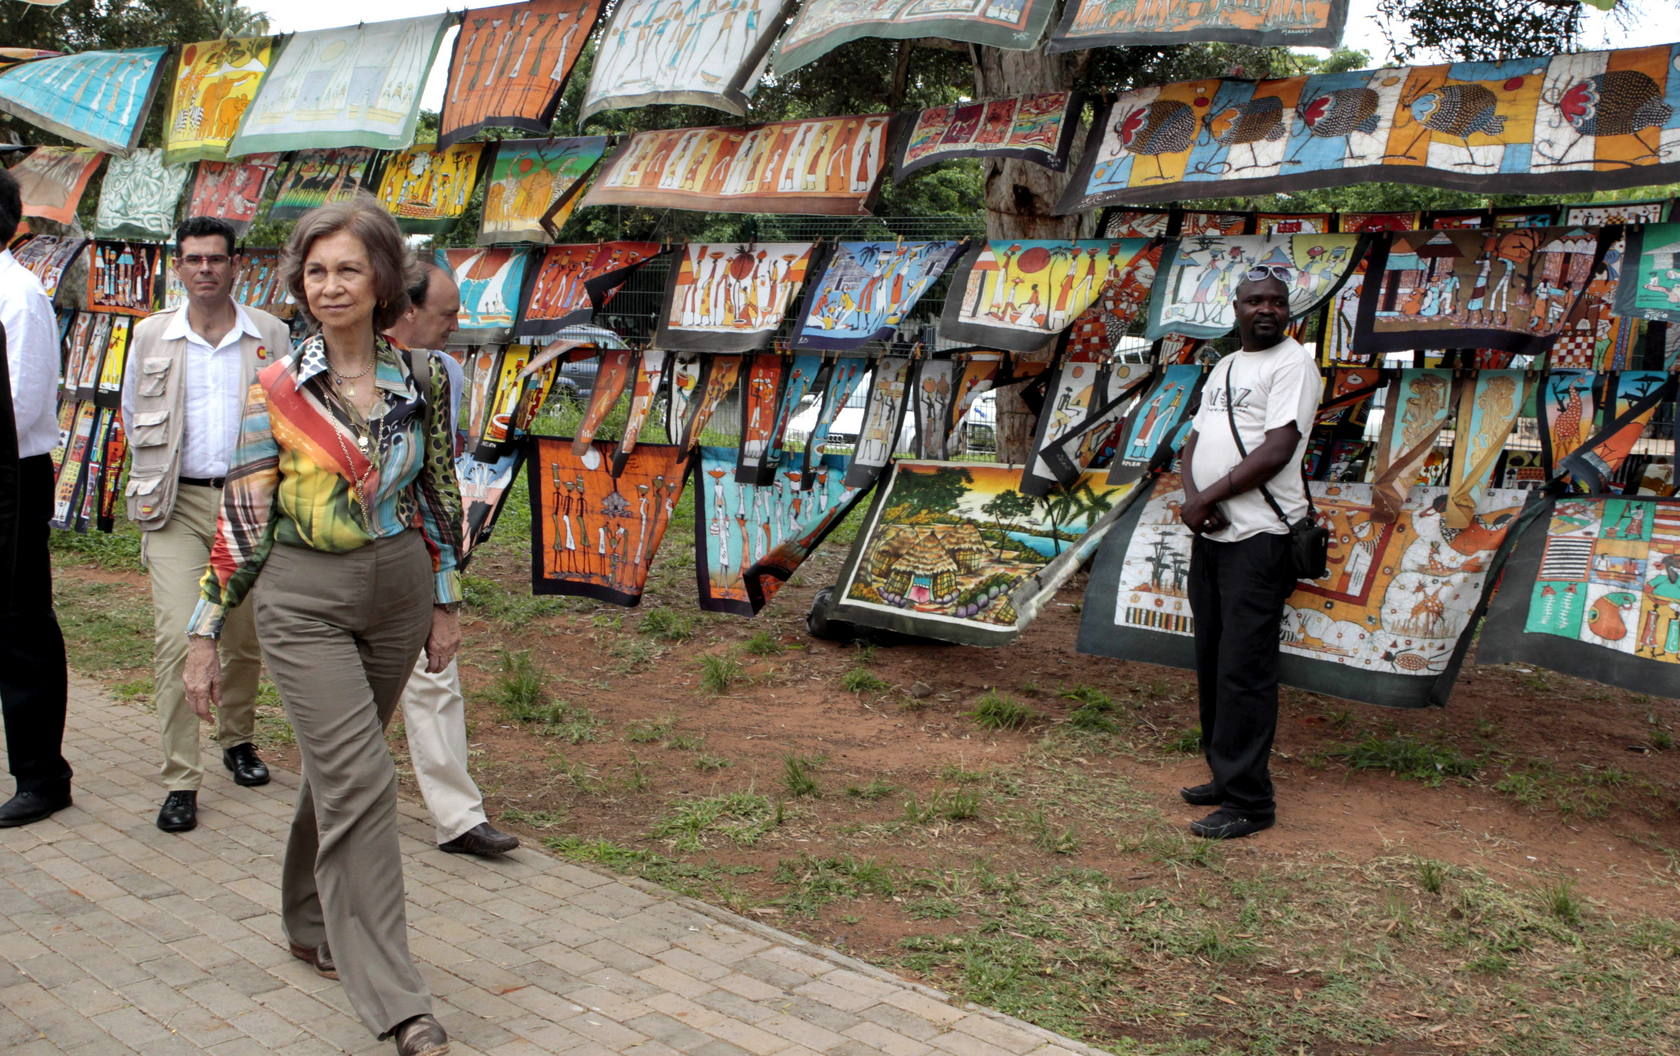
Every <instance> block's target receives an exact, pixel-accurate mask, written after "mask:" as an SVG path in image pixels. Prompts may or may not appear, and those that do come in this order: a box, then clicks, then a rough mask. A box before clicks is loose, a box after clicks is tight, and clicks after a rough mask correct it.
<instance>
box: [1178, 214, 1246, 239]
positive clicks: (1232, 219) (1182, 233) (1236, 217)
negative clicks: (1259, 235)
mask: <svg viewBox="0 0 1680 1056" xmlns="http://www.w3.org/2000/svg"><path fill="white" fill-rule="evenodd" d="M1176 233H1177V234H1178V235H1179V237H1181V238H1192V237H1194V236H1196V235H1224V236H1227V237H1229V236H1231V235H1252V234H1253V233H1254V214H1253V213H1225V212H1217V211H1215V210H1211V209H1186V210H1184V211H1183V212H1182V213H1179V214H1178V231H1177V232H1176Z"/></svg>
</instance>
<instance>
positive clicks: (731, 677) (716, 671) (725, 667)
mask: <svg viewBox="0 0 1680 1056" xmlns="http://www.w3.org/2000/svg"><path fill="white" fill-rule="evenodd" d="M745 677H746V670H745V669H744V668H743V667H742V666H741V661H739V660H737V659H735V658H734V657H733V656H718V655H717V654H715V653H708V654H707V655H705V656H702V657H701V658H700V688H701V689H704V690H705V691H706V692H708V693H712V694H723V693H727V692H729V690H730V689H731V688H732V687H733V686H734V685H735V684H736V683H738V682H740V681H741V680H742V679H743V678H745Z"/></svg>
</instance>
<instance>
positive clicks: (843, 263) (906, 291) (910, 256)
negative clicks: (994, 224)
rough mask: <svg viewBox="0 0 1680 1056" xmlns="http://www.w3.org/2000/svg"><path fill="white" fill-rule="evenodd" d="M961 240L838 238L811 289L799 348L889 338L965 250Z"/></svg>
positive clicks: (796, 338)
mask: <svg viewBox="0 0 1680 1056" xmlns="http://www.w3.org/2000/svg"><path fill="white" fill-rule="evenodd" d="M962 247H963V243H961V242H838V243H835V245H834V248H833V250H832V251H831V252H830V253H829V254H828V255H827V257H825V258H824V260H823V269H822V277H821V278H820V279H818V280H817V281H816V282H814V283H812V284H810V287H809V288H808V289H807V290H806V291H805V301H804V304H803V305H801V307H800V310H799V320H800V322H799V325H798V327H797V328H795V330H794V332H793V338H792V340H791V342H790V343H791V344H792V345H793V347H794V348H797V349H819V348H820V349H836V350H841V351H850V350H854V349H858V348H862V347H863V346H865V345H867V344H869V343H870V342H872V341H888V340H891V339H892V337H893V334H894V332H895V331H896V329H897V327H898V326H899V324H900V323H901V322H902V321H903V319H904V317H905V316H907V315H908V314H909V313H910V310H911V309H912V308H914V307H915V306H916V302H917V301H919V300H921V297H922V294H924V293H926V292H927V291H928V288H929V287H931V286H932V285H933V284H934V283H935V282H936V281H938V279H939V276H941V275H943V274H944V273H945V269H946V268H947V267H949V266H950V264H951V261H952V260H954V259H956V256H957V254H958V253H959V252H960V251H961V250H962Z"/></svg>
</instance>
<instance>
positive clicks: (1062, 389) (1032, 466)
mask: <svg viewBox="0 0 1680 1056" xmlns="http://www.w3.org/2000/svg"><path fill="white" fill-rule="evenodd" d="M1105 358H1106V355H1105V353H1104V351H1103V350H1102V349H1100V348H1098V347H1096V346H1095V345H1094V344H1091V343H1083V344H1081V346H1080V347H1078V348H1074V347H1072V346H1071V345H1070V347H1068V348H1067V349H1065V350H1064V351H1063V352H1062V353H1061V355H1059V356H1058V357H1057V359H1056V363H1055V367H1054V372H1053V373H1052V374H1051V377H1050V381H1049V385H1048V388H1047V390H1046V391H1047V396H1046V398H1045V402H1044V408H1043V410H1042V411H1040V412H1039V415H1038V434H1037V435H1036V436H1035V437H1034V438H1033V444H1032V454H1031V455H1029V456H1028V458H1027V466H1026V468H1025V469H1024V470H1023V471H1022V473H1021V484H1020V489H1021V492H1022V493H1023V494H1026V495H1031V496H1035V497H1036V496H1041V495H1047V494H1049V492H1050V489H1051V488H1052V487H1053V486H1054V485H1055V484H1057V483H1058V479H1059V478H1058V477H1057V476H1056V474H1055V473H1054V471H1053V470H1052V467H1051V466H1050V465H1049V463H1048V462H1047V461H1046V460H1045V457H1044V453H1045V451H1046V450H1047V449H1048V448H1049V447H1050V445H1052V444H1054V443H1056V442H1057V441H1059V440H1061V439H1063V438H1065V437H1067V436H1069V435H1071V434H1072V433H1073V432H1075V431H1076V430H1077V429H1079V428H1081V427H1082V426H1083V425H1084V424H1085V423H1086V422H1087V421H1089V420H1090V418H1091V416H1092V415H1093V414H1094V413H1096V412H1097V411H1098V409H1099V408H1103V409H1108V405H1109V404H1110V403H1111V402H1112V400H1111V399H1104V398H1103V396H1104V395H1105V394H1104V393H1102V392H1100V391H1099V389H1098V385H1099V384H1100V383H1101V382H1102V380H1103V378H1104V377H1105V376H1106V374H1105V368H1104V366H1103V360H1104V359H1105ZM1144 373H1145V374H1147V373H1148V370H1147V368H1146V369H1145V371H1144ZM1061 483H1067V482H1066V481H1061Z"/></svg>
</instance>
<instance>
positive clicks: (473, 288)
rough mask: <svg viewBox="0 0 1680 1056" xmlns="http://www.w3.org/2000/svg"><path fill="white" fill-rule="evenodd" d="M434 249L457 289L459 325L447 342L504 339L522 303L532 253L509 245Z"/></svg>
mask: <svg viewBox="0 0 1680 1056" xmlns="http://www.w3.org/2000/svg"><path fill="white" fill-rule="evenodd" d="M434 252H435V253H436V260H437V263H438V264H439V265H440V266H441V267H443V268H445V269H447V270H448V271H449V273H450V274H452V275H453V276H454V277H455V284H456V285H457V286H458V287H460V290H461V313H460V328H459V329H458V330H456V331H455V332H454V333H453V334H451V335H450V336H449V342H450V344H454V345H480V344H488V343H492V342H496V341H506V340H507V339H508V336H509V335H510V334H512V332H513V321H514V317H515V315H516V314H517V313H518V311H519V306H520V305H521V304H522V303H524V290H525V276H526V275H527V274H528V273H529V270H530V262H531V259H532V257H533V256H534V254H533V253H532V252H530V251H529V250H524V249H516V248H513V247H510V246H490V247H486V248H482V249H471V248H466V249H439V250H436V251H434Z"/></svg>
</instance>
